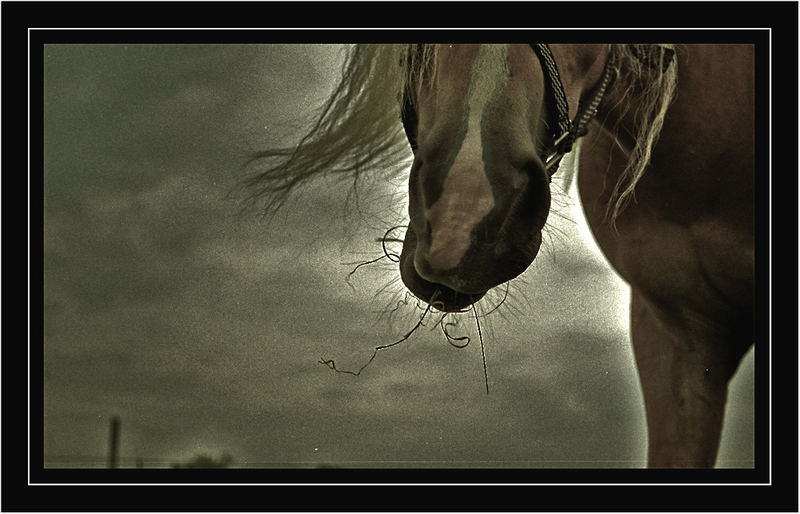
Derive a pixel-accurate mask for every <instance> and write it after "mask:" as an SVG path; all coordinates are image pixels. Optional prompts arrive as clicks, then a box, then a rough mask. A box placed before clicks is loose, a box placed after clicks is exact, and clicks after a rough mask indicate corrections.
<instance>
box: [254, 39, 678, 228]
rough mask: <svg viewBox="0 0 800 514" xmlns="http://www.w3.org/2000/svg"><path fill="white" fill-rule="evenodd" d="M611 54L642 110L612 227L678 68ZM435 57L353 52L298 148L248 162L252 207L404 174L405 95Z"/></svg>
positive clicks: (410, 49)
mask: <svg viewBox="0 0 800 514" xmlns="http://www.w3.org/2000/svg"><path fill="white" fill-rule="evenodd" d="M667 46H668V45H664V47H667ZM611 48H612V52H613V53H614V56H615V58H616V59H617V63H618V66H619V69H620V72H621V73H623V74H625V73H627V74H628V75H630V80H631V82H636V87H630V88H629V90H628V91H627V92H626V95H627V94H631V95H635V96H636V104H637V105H638V110H637V113H636V120H637V127H638V133H637V134H636V142H637V143H636V146H635V147H634V149H633V150H632V151H631V153H630V156H629V161H628V165H627V167H626V169H625V172H624V173H623V174H622V176H621V177H620V180H619V181H618V182H617V184H616V186H615V189H614V194H613V195H612V199H611V201H610V202H609V204H608V210H607V218H608V220H609V222H610V223H611V224H612V225H613V223H614V220H615V219H616V217H617V216H618V214H619V213H620V212H621V210H622V209H623V208H624V206H625V204H626V203H627V201H628V200H629V198H630V196H631V195H632V194H633V191H634V188H635V186H636V183H637V182H638V181H639V179H640V178H641V177H642V175H643V174H644V172H645V169H646V168H647V165H648V163H649V161H650V155H651V151H652V148H653V145H654V144H655V142H656V141H657V140H658V135H659V133H660V131H661V127H662V125H663V122H664V118H665V116H666V112H667V108H668V106H669V104H670V102H671V100H672V97H673V95H674V91H675V85H676V81H677V70H676V68H677V66H676V64H677V63H675V62H673V63H672V65H671V66H669V68H668V69H667V70H666V71H660V70H659V69H657V68H656V71H654V68H652V67H650V66H647V65H645V64H643V63H642V61H641V60H640V59H639V58H637V57H636V55H635V54H634V53H633V52H632V51H631V49H630V48H629V45H611ZM657 48H663V47H657ZM437 57H438V55H437V51H436V46H435V45H399V44H394V45H383V44H361V45H353V46H351V47H350V48H349V49H348V51H347V54H346V57H345V60H344V64H343V66H342V77H341V79H340V81H339V83H338V85H337V86H336V87H335V88H334V90H333V92H332V93H331V94H330V96H329V97H328V98H327V100H326V101H325V103H324V104H323V105H322V107H320V108H319V109H318V112H317V113H316V121H315V122H314V123H313V125H311V126H310V128H309V129H308V131H307V132H306V134H305V136H304V137H303V138H302V139H301V140H300V142H299V143H298V144H297V145H295V146H292V147H287V148H270V149H266V150H263V151H260V152H257V153H254V154H253V155H251V156H250V158H249V160H248V161H247V162H246V164H245V166H246V167H254V168H256V172H255V173H253V174H252V175H250V176H249V177H248V178H246V179H245V180H244V182H243V184H242V185H243V187H244V188H245V190H246V191H248V194H247V196H246V198H245V200H246V202H247V203H248V204H253V203H255V202H257V201H259V200H262V199H263V200H264V205H263V212H264V213H265V214H269V213H274V212H275V211H276V210H278V209H279V208H280V207H281V205H283V203H284V202H285V201H286V199H287V198H288V196H289V194H290V193H291V192H292V191H293V190H295V189H296V188H297V187H298V186H300V185H302V184H304V183H305V182H307V181H309V180H311V179H313V178H315V177H318V176H337V177H342V178H349V179H351V180H353V183H354V187H355V186H356V185H357V183H358V180H359V177H360V176H361V174H362V173H364V172H365V171H368V172H370V173H376V172H377V173H383V174H385V175H386V176H387V177H394V176H397V175H398V174H399V173H401V172H404V171H406V170H407V169H408V165H409V162H410V159H411V150H410V148H409V145H408V141H407V139H406V136H405V132H404V131H403V127H402V124H401V121H400V114H401V107H402V105H401V104H402V101H403V98H404V97H405V95H407V94H410V95H412V96H416V95H417V94H418V93H419V90H420V89H421V88H423V87H425V84H426V83H427V81H428V80H429V79H430V74H431V72H432V70H435V69H436V60H437ZM660 58H661V59H663V50H662V52H661V56H660Z"/></svg>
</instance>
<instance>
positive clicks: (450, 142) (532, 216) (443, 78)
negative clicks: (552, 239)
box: [400, 45, 608, 311]
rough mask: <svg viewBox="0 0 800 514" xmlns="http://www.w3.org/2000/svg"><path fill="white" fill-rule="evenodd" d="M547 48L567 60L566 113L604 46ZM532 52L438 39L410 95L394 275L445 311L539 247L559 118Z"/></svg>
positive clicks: (590, 80)
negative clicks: (404, 206)
mask: <svg viewBox="0 0 800 514" xmlns="http://www.w3.org/2000/svg"><path fill="white" fill-rule="evenodd" d="M552 55H553V56H554V57H555V58H556V59H557V60H559V61H560V62H565V63H569V66H567V67H564V68H563V69H561V70H559V71H560V73H561V79H562V83H563V91H564V93H565V95H566V99H567V101H568V102H567V103H568V104H569V106H570V107H571V110H572V111H574V112H570V117H571V116H572V115H573V114H574V113H575V112H577V106H578V103H579V100H581V99H582V98H583V97H584V96H585V94H586V93H587V91H589V90H591V89H592V87H593V86H594V85H595V84H596V83H597V81H598V80H599V78H600V76H601V75H602V73H603V69H604V64H605V63H606V58H607V56H608V46H607V45H553V49H552ZM560 56H561V57H563V58H562V59H559V57H560ZM567 56H568V57H569V58H567ZM539 59H540V57H539V56H537V54H536V53H535V51H534V50H533V48H532V47H531V46H529V45H439V46H438V48H436V51H435V59H434V61H433V64H432V65H431V66H432V68H433V69H432V70H427V80H426V83H425V84H423V85H422V86H421V87H419V88H416V89H414V90H413V91H414V93H411V94H409V95H408V98H407V99H406V115H407V116H406V119H405V125H406V132H407V135H408V137H409V141H410V142H411V144H412V147H413V148H414V162H413V165H412V167H411V172H410V177H409V184H408V193H409V227H408V230H407V231H406V236H405V241H404V244H403V251H402V254H401V257H400V272H401V277H402V279H403V282H404V283H405V285H406V287H407V288H408V289H409V290H410V291H411V292H412V293H413V294H414V295H415V296H417V297H418V298H420V299H422V300H424V301H426V302H429V303H431V305H433V306H434V307H436V308H438V309H440V310H444V311H457V310H460V309H463V308H465V307H467V306H469V305H471V304H473V303H475V302H476V301H478V300H479V299H480V298H481V297H482V296H483V295H484V294H485V293H486V292H487V291H488V290H489V289H491V288H493V287H495V286H497V285H499V284H502V283H504V282H507V281H509V280H511V279H513V278H514V277H516V276H518V275H519V274H521V273H522V272H523V271H525V269H527V268H528V266H529V265H530V264H531V263H532V262H533V260H534V258H535V257H536V255H537V253H538V251H539V247H540V246H541V242H542V229H543V228H544V225H545V222H546V220H547V216H548V213H549V210H550V186H549V183H550V173H549V172H548V170H547V169H546V167H545V162H544V159H545V157H544V156H545V155H546V153H547V150H548V148H551V147H552V145H553V143H554V141H553V137H552V132H553V130H552V129H551V127H553V126H554V125H555V120H553V119H552V118H553V116H552V114H551V112H550V106H549V105H548V94H547V89H548V85H547V78H546V76H545V75H546V74H545V72H544V71H543V67H542V65H541V64H540V62H539Z"/></svg>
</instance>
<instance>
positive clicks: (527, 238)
mask: <svg viewBox="0 0 800 514" xmlns="http://www.w3.org/2000/svg"><path fill="white" fill-rule="evenodd" d="M342 71H343V72H342V77H341V80H340V82H339V83H338V85H337V86H336V87H335V89H334V90H333V91H332V93H331V95H330V97H329V98H328V99H327V101H326V102H325V104H324V105H323V106H322V108H321V110H320V113H319V116H318V118H317V119H316V122H315V124H314V125H313V126H312V127H311V128H310V130H309V131H308V133H307V134H306V135H305V137H304V138H303V139H302V140H301V142H300V143H299V144H298V145H296V146H294V147H291V148H281V149H268V150H265V151H262V152H258V153H257V154H255V155H254V156H253V158H252V160H251V161H250V162H252V163H258V164H259V168H258V170H257V172H256V173H254V174H252V175H251V176H250V177H249V178H248V180H247V183H246V187H247V188H248V191H250V194H249V197H248V198H249V199H250V200H257V199H266V201H265V203H264V206H263V209H264V212H274V211H275V210H277V209H278V208H280V206H281V205H282V204H283V202H284V201H285V199H286V198H287V197H288V196H289V195H290V193H291V192H292V191H294V190H296V188H297V186H299V185H300V184H303V183H305V182H307V181H308V180H311V179H313V178H315V177H317V176H320V175H324V174H333V175H337V176H341V177H347V178H350V179H352V180H354V182H355V183H356V184H357V183H358V179H359V177H360V176H363V174H364V173H372V174H377V173H381V174H386V175H387V176H388V175H396V174H398V173H408V218H409V222H408V227H407V229H406V233H405V236H404V238H403V247H402V252H401V255H400V256H399V258H398V259H396V260H397V261H398V267H399V273H400V276H401V278H402V281H403V283H404V285H405V287H406V288H407V289H408V290H409V291H410V292H411V293H413V295H414V296H416V297H417V298H418V299H420V300H421V301H422V302H427V303H428V304H430V305H433V306H435V307H436V308H437V309H438V310H440V311H444V312H455V311H460V310H463V309H465V308H467V307H469V306H471V305H473V304H474V303H475V302H477V301H479V300H480V299H481V298H482V297H483V296H484V295H485V294H486V293H487V292H488V291H489V290H491V289H492V288H495V287H498V286H501V285H502V284H506V283H507V282H508V281H510V280H512V279H514V278H515V277H517V276H518V275H519V274H521V273H522V272H523V271H525V269H526V268H527V267H528V266H530V264H531V263H532V262H533V260H534V258H535V257H536V256H537V253H538V252H539V248H540V246H541V243H542V230H543V227H544V225H545V222H546V220H547V217H548V213H549V211H550V201H551V191H550V187H551V177H552V176H553V174H554V173H557V172H558V170H559V162H560V161H561V159H562V157H563V156H564V155H566V154H568V153H569V152H571V151H573V150H574V149H575V148H576V147H577V146H578V145H580V158H579V159H578V171H577V186H578V190H579V195H580V200H581V205H582V208H583V211H584V213H585V216H586V219H587V221H588V225H589V227H590V228H591V230H592V233H593V235H594V238H595V240H596V242H597V244H598V246H599V247H600V249H601V250H602V251H603V253H604V254H605V256H606V258H607V260H608V262H609V263H610V264H611V265H612V266H613V268H614V269H615V270H616V272H617V273H618V274H619V275H620V276H621V277H622V278H623V279H624V280H625V281H626V282H627V283H628V284H629V285H630V288H631V304H630V320H631V321H630V336H631V341H632V345H633V353H634V357H635V361H636V365H637V369H638V374H639V377H640V385H641V389H642V393H643V397H644V402H645V412H646V419H647V440H648V451H647V456H648V463H647V465H648V467H650V468H708V467H713V466H714V463H715V459H716V454H717V451H718V446H719V439H720V433H721V428H722V422H723V414H724V409H725V403H726V399H727V387H728V382H729V381H730V379H731V377H732V376H733V374H734V373H735V371H736V369H737V367H738V365H739V362H740V361H741V359H742V357H743V356H744V354H745V353H746V352H747V350H748V349H749V348H750V346H751V345H753V344H754V234H753V225H754V198H753V194H754V189H753V187H754V185H753V183H754V166H755V162H754V49H753V47H752V46H751V45H707V44H685V45H684V44H681V45H671V44H507V45H506V44H503V45H499V44H492V45H484V44H411V45H400V44H393V45H377V44H376V45H370V44H365V45H355V46H353V47H352V48H350V49H349V52H348V54H347V56H346V59H345V64H344V66H343V69H342ZM409 148H410V149H411V154H412V155H413V162H412V164H411V167H410V170H409V169H408V161H409V157H408V155H409Z"/></svg>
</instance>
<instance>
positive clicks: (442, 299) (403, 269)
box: [400, 227, 488, 312]
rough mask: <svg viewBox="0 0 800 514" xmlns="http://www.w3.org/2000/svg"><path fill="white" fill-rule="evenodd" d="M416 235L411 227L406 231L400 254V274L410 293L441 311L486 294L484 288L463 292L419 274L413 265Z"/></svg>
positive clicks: (460, 306) (464, 305)
mask: <svg viewBox="0 0 800 514" xmlns="http://www.w3.org/2000/svg"><path fill="white" fill-rule="evenodd" d="M416 248H417V236H416V234H415V233H414V231H413V229H412V228H411V227H409V228H408V230H407V231H406V237H405V241H404V243H403V251H402V252H401V254H400V276H401V278H402V280H403V283H404V284H405V286H406V287H407V288H408V290H409V291H411V293H412V294H413V295H414V296H416V297H417V298H419V299H420V300H422V301H424V302H425V303H428V304H430V306H431V307H433V308H434V309H436V310H439V311H443V312H459V311H463V310H464V309H466V308H468V307H469V306H470V305H472V304H474V303H475V302H477V301H478V300H480V299H481V298H483V296H484V295H485V294H486V291H488V289H486V290H482V291H477V292H475V291H471V292H463V291H457V290H455V289H453V288H451V287H448V286H446V285H444V284H438V283H436V282H430V281H428V280H425V279H424V278H422V277H421V276H420V274H419V273H418V272H417V270H416V268H415V267H414V253H415V250H416Z"/></svg>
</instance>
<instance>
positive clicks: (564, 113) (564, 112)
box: [531, 44, 572, 146]
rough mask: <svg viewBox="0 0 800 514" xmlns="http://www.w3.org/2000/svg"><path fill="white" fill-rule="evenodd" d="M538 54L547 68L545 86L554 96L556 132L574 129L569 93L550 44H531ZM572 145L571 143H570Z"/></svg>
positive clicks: (564, 132) (560, 132) (562, 132)
mask: <svg viewBox="0 0 800 514" xmlns="http://www.w3.org/2000/svg"><path fill="white" fill-rule="evenodd" d="M531 46H532V47H533V49H534V51H535V52H536V55H538V56H539V60H540V61H541V64H542V67H543V68H544V69H545V87H546V88H548V89H549V90H550V93H551V94H552V97H553V101H554V103H553V106H552V107H551V109H552V108H554V110H555V112H554V113H553V114H555V116H554V117H553V118H554V119H555V122H556V127H558V131H557V132H555V131H554V132H555V133H556V134H558V135H559V136H560V135H563V134H566V133H568V132H570V131H571V130H572V122H571V121H570V119H569V104H568V103H567V95H566V93H564V86H563V84H562V83H561V76H560V75H559V73H558V66H557V65H556V60H555V59H554V58H553V54H552V52H551V51H550V45H547V44H531ZM570 146H571V144H570Z"/></svg>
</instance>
